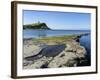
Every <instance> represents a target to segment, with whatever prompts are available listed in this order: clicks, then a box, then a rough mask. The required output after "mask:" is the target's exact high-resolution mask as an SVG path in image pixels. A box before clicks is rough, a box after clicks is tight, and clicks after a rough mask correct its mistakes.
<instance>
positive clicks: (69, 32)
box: [23, 29, 91, 66]
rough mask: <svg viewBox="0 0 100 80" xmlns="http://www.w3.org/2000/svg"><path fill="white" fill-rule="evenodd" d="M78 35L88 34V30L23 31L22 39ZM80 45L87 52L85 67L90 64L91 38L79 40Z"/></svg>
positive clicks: (85, 37) (83, 37) (86, 37)
mask: <svg viewBox="0 0 100 80" xmlns="http://www.w3.org/2000/svg"><path fill="white" fill-rule="evenodd" d="M80 33H90V30H30V29H26V30H24V31H23V38H39V37H48V36H63V35H72V34H80ZM80 44H81V45H82V46H84V47H85V48H86V50H87V55H86V57H87V60H88V61H87V63H86V65H88V66H89V65H90V64H91V36H90V34H89V35H86V36H82V37H81V38H80Z"/></svg>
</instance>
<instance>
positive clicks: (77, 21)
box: [23, 10, 91, 30]
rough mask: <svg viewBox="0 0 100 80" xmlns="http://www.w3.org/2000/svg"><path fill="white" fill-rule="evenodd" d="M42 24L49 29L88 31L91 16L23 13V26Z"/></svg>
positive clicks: (29, 11)
mask: <svg viewBox="0 0 100 80" xmlns="http://www.w3.org/2000/svg"><path fill="white" fill-rule="evenodd" d="M37 22H41V23H42V22H44V23H46V24H47V26H48V27H49V28H51V29H62V30H90V28H91V14H90V13H75V12H54V11H33V10H24V11H23V24H24V25H25V24H32V23H37Z"/></svg>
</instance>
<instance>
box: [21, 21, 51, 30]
mask: <svg viewBox="0 0 100 80" xmlns="http://www.w3.org/2000/svg"><path fill="white" fill-rule="evenodd" d="M23 29H44V30H50V28H49V27H48V26H47V24H46V23H40V22H38V23H33V24H26V25H23Z"/></svg>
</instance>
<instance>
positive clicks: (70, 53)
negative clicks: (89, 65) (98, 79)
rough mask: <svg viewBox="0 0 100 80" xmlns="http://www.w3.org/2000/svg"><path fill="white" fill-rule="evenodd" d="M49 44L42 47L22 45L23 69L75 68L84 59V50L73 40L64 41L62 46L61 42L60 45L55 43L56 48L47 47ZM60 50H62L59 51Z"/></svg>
mask: <svg viewBox="0 0 100 80" xmlns="http://www.w3.org/2000/svg"><path fill="white" fill-rule="evenodd" d="M53 43H54V42H53ZM27 44H29V43H28V42H27ZM49 44H50V43H45V44H43V45H42V47H41V46H40V45H39V44H38V45H37V44H36V43H31V44H29V45H26V44H24V48H25V49H24V68H25V69H34V68H36V69H38V68H57V67H75V66H77V64H78V63H81V59H84V58H85V55H86V50H85V48H84V47H83V46H81V45H80V44H79V43H78V42H76V41H74V40H69V41H66V44H65V42H64V45H63V42H62V44H59V42H58V43H57V42H56V46H55V45H53V46H51V45H50V46H51V47H48V46H49ZM59 45H61V46H59ZM27 46H28V47H27ZM61 48H62V49H63V50H60V49H61ZM29 49H30V50H29ZM53 55H54V56H53ZM26 57H27V58H26Z"/></svg>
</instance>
